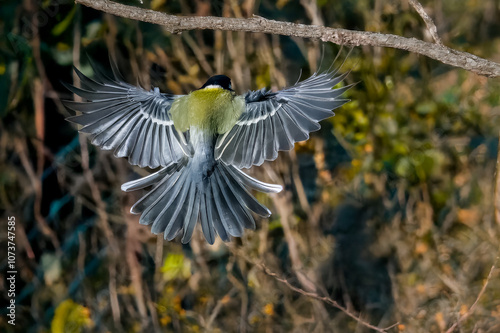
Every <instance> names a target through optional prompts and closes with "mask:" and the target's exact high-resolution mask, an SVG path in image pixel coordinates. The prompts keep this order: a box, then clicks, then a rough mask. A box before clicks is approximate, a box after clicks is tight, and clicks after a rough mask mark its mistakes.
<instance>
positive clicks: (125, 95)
mask: <svg viewBox="0 0 500 333" xmlns="http://www.w3.org/2000/svg"><path fill="white" fill-rule="evenodd" d="M111 64H112V68H113V72H114V74H115V75H114V76H115V77H114V78H110V77H109V76H107V75H105V74H103V73H102V72H100V71H98V70H97V68H96V67H95V66H93V67H94V72H95V75H96V79H95V80H92V79H90V78H88V77H86V76H85V75H83V74H82V73H81V72H80V71H79V70H78V69H76V68H75V72H76V74H77V75H78V76H79V77H80V80H81V85H82V88H77V87H74V86H72V85H69V84H64V85H65V86H66V88H68V89H69V90H70V91H72V92H73V93H75V94H76V95H78V96H81V97H83V98H85V99H86V100H88V102H73V101H63V103H64V105H66V107H68V108H69V109H71V110H74V111H80V112H82V114H80V115H76V116H73V117H69V118H68V120H69V121H71V122H74V123H77V124H80V125H83V128H82V129H81V130H80V132H83V133H89V134H91V137H92V144H94V145H96V146H100V147H101V148H102V149H104V150H112V149H114V154H115V156H116V157H128V160H129V162H130V164H132V165H138V166H140V167H146V166H147V167H150V168H156V167H159V166H168V165H171V164H172V163H176V162H179V161H180V160H181V159H182V158H183V157H184V156H186V155H190V154H192V151H191V149H192V148H191V147H190V145H189V143H187V142H186V139H185V137H184V135H183V134H182V133H179V132H178V131H177V130H176V129H175V128H174V123H173V121H172V119H171V118H170V115H169V110H170V107H171V105H172V103H173V102H174V100H175V99H176V98H178V97H180V96H176V95H171V94H162V93H160V91H159V90H158V88H155V89H154V90H152V91H147V90H144V89H142V88H140V87H136V86H133V85H131V84H128V83H125V82H123V80H121V79H120V78H119V74H117V73H118V72H117V70H116V67H113V65H114V64H113V63H111Z"/></svg>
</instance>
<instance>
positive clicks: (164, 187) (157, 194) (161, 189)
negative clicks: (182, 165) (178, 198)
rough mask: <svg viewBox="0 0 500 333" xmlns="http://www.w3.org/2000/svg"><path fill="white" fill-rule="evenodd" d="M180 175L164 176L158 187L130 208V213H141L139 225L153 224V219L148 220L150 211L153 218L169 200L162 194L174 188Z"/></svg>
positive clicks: (168, 197) (178, 173)
mask: <svg viewBox="0 0 500 333" xmlns="http://www.w3.org/2000/svg"><path fill="white" fill-rule="evenodd" d="M181 176H182V173H181V172H176V173H174V174H172V175H167V176H165V178H164V179H162V180H161V181H160V182H159V183H158V185H156V186H155V187H153V189H152V190H151V191H150V192H149V193H148V194H146V195H145V196H143V197H142V198H141V199H139V201H137V202H136V203H135V205H133V206H132V209H131V212H132V213H134V214H139V213H143V214H142V215H141V219H140V221H141V224H145V225H149V224H151V223H152V222H153V220H154V218H153V219H151V218H149V215H151V214H150V211H153V214H152V215H153V216H157V215H158V214H159V213H160V211H161V209H162V208H161V207H164V206H165V205H166V203H167V202H168V200H169V199H170V198H171V195H170V196H165V195H164V194H165V193H167V192H169V191H170V190H171V189H172V188H174V187H175V185H176V184H177V181H178V180H179V178H181Z"/></svg>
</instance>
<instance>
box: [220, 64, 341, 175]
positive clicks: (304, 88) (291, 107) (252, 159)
mask: <svg viewBox="0 0 500 333" xmlns="http://www.w3.org/2000/svg"><path fill="white" fill-rule="evenodd" d="M335 74H336V73H335V72H329V71H327V72H323V73H314V74H313V75H312V76H311V77H309V78H308V79H306V80H304V81H302V82H299V83H297V84H295V85H294V86H292V87H289V88H286V89H283V90H280V91H278V92H271V91H269V90H266V89H261V90H257V91H249V92H248V93H247V94H246V95H245V102H246V108H245V111H244V112H243V113H242V115H241V116H240V118H239V119H238V121H237V122H236V125H235V126H234V127H233V128H232V129H231V130H229V131H228V132H226V133H225V134H224V135H222V136H220V137H219V138H218V139H217V143H216V146H215V157H216V159H220V160H222V161H223V162H224V163H226V164H229V165H234V166H235V167H237V168H250V167H251V166H252V165H261V164H262V163H263V162H264V161H265V160H275V159H276V158H277V157H278V151H279V150H290V149H292V148H293V145H294V143H295V142H298V141H304V140H307V139H308V138H309V133H310V132H313V131H317V130H319V129H320V125H319V124H318V122H319V121H321V120H323V119H326V118H329V117H331V116H333V115H334V113H333V112H332V110H333V109H336V108H338V107H340V106H341V105H343V104H344V103H346V102H347V101H348V100H346V99H341V98H340V96H341V95H342V93H344V92H345V91H346V90H347V89H349V88H350V86H344V87H341V88H338V89H333V87H334V86H335V85H337V84H338V83H339V82H341V81H343V80H344V78H345V77H346V76H347V74H348V73H345V74H342V75H340V76H335Z"/></svg>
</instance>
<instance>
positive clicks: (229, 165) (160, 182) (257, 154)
mask: <svg viewBox="0 0 500 333" xmlns="http://www.w3.org/2000/svg"><path fill="white" fill-rule="evenodd" d="M93 67H94V72H95V79H94V80H92V79H90V78H87V77H86V76H84V75H83V74H82V73H81V72H80V71H78V70H77V69H76V68H75V71H76V73H77V75H78V76H79V77H80V79H81V84H82V88H76V87H74V86H71V85H66V87H67V88H68V89H69V90H70V91H72V92H73V93H75V94H76V95H79V96H81V97H83V98H85V99H86V100H88V102H73V101H64V104H65V105H66V106H67V107H68V108H69V109H71V110H74V111H80V112H82V114H79V115H76V116H73V117H69V118H68V120H70V121H72V122H74V123H77V124H80V125H82V126H83V127H82V128H81V129H80V131H81V132H83V133H89V134H90V135H91V138H92V143H93V144H94V145H97V146H100V147H101V148H102V149H106V150H114V154H115V156H117V157H128V160H129V162H130V163H131V164H133V165H138V166H140V167H146V166H147V167H150V168H157V167H161V168H160V169H159V170H158V171H156V172H154V173H152V174H151V175H149V176H146V177H143V178H141V179H138V180H133V181H130V182H127V183H125V184H123V185H122V190H123V191H135V190H139V189H148V188H150V190H149V191H148V192H147V193H146V194H145V195H144V196H143V197H142V198H141V199H140V200H139V201H137V202H136V203H135V205H134V206H133V207H132V209H131V212H132V213H134V214H141V217H140V220H139V221H140V223H141V224H145V225H151V231H152V232H153V233H155V234H159V233H163V234H164V238H165V239H167V240H172V239H174V238H175V237H177V236H178V235H182V242H183V243H186V242H189V240H190V239H191V236H192V234H193V231H194V229H195V226H196V224H197V222H198V221H199V222H200V224H201V228H202V231H203V234H204V236H205V238H206V240H207V242H208V243H210V244H213V242H214V241H215V238H216V235H217V234H218V235H219V236H220V237H221V239H222V240H224V241H228V240H229V239H230V237H240V236H242V235H243V232H244V229H255V220H254V217H253V215H252V213H251V212H253V213H254V214H256V215H259V216H261V217H269V216H270V215H271V212H270V211H269V210H268V209H267V208H266V207H264V206H263V205H262V204H260V203H259V202H258V201H257V200H256V199H255V198H254V197H253V196H252V194H251V193H250V192H249V191H248V190H247V188H251V189H255V190H258V191H261V192H265V193H277V192H279V191H281V189H282V188H281V186H280V185H272V184H266V183H263V182H260V181H258V180H257V179H254V178H252V177H250V176H248V175H247V174H245V173H244V172H243V171H241V170H240V169H241V168H249V167H251V166H252V165H261V164H262V163H263V162H264V161H265V160H274V159H276V158H277V155H278V151H279V150H289V149H292V148H293V145H294V143H295V142H297V141H303V140H307V139H308V138H309V133H310V132H312V131H316V130H318V129H319V128H320V125H319V124H318V122H319V121H320V120H323V119H325V118H328V117H330V116H333V115H334V114H333V112H332V110H333V109H335V108H338V107H339V106H341V105H342V104H344V103H345V102H347V100H345V99H340V96H341V95H342V93H343V92H344V91H345V90H346V89H348V88H349V87H342V88H339V89H332V88H333V87H334V86H335V85H336V84H338V83H339V82H341V81H342V80H344V78H345V76H346V75H347V74H343V75H340V76H337V77H335V74H336V73H334V72H329V71H327V72H324V73H319V74H318V73H315V74H313V75H312V76H311V77H310V78H308V79H307V80H304V81H302V82H300V83H298V84H296V85H294V86H292V87H290V88H286V89H284V90H281V91H278V92H271V91H268V90H265V89H261V90H258V91H250V92H248V93H246V94H245V95H244V103H243V102H240V100H238V98H242V97H238V96H236V95H235V94H234V92H232V90H231V85H230V80H229V78H227V77H226V76H222V75H221V76H215V77H212V78H211V79H210V80H209V81H207V83H206V84H205V85H204V86H203V87H202V88H201V89H200V90H197V93H196V96H198V97H196V98H205V97H204V95H203V94H204V93H203V92H202V91H203V89H207V90H206V91H207V95H206V96H211V95H209V94H214V92H215V93H216V94H218V92H219V90H218V89H220V91H221V95H220V96H221V97H220V99H219V100H220V101H222V102H220V101H219V102H218V103H226V104H224V105H222V106H221V108H220V110H233V109H234V107H237V106H238V105H242V109H241V110H235V111H234V112H239V113H238V114H240V115H239V117H237V118H234V119H235V120H234V123H230V124H228V123H221V124H215V125H214V124H212V122H213V121H214V120H213V118H207V119H209V120H210V121H202V122H193V123H191V126H190V127H189V129H188V130H187V131H186V132H184V133H182V132H180V131H178V129H177V128H176V125H175V124H174V119H181V120H182V119H183V118H179V115H182V114H178V113H176V112H187V111H188V110H179V106H182V107H185V106H186V105H188V106H189V105H191V104H189V101H190V100H186V98H190V96H191V94H190V95H183V96H176V95H171V94H163V93H160V92H159V90H158V88H154V89H153V90H151V91H146V90H144V89H142V88H139V87H135V86H132V85H130V84H128V83H125V82H124V81H123V79H121V78H120V75H119V73H118V71H117V69H116V66H115V65H114V64H113V63H112V69H113V73H114V75H113V77H110V76H107V75H105V74H103V73H102V72H100V71H98V70H97V68H96V66H93ZM213 89H216V90H213ZM200 91H201V93H200ZM223 91H226V92H225V93H222V92H223ZM227 91H230V92H231V94H228V93H227ZM193 96H195V95H194V94H193ZM200 96H201V97H200ZM217 96H219V95H217ZM228 96H229V97H228ZM231 96H232V97H231ZM228 98H229V99H228ZM192 99H195V97H192ZM177 100H178V101H179V103H177V102H176V101H177ZM181 100H182V103H181ZM201 100H203V99H201ZM241 101H242V100H241ZM175 103H177V105H176V106H175V107H173V105H175ZM227 103H233V104H227ZM231 105H232V106H231ZM204 107H205V106H204ZM209 107H210V106H209ZM214 107H215V111H214V109H213V108H214ZM188 108H189V107H188ZM217 108H218V106H216V105H215V106H213V107H212V109H207V110H210V112H217V110H218V109H217ZM172 110H174V111H172ZM207 112H208V111H207ZM220 112H222V111H220ZM224 112H233V111H224ZM172 114H174V116H172ZM216 115H217V114H216V113H215V116H216ZM176 117H177V118H176ZM221 118H222V119H225V120H224V121H226V122H227V121H232V120H231V119H232V116H230V117H221ZM184 120H185V118H184ZM184 120H183V121H184ZM188 120H189V119H188ZM215 121H217V118H215ZM205 123H208V125H207V127H205V126H204V124H205ZM192 124H197V125H196V126H194V125H192ZM200 124H201V125H203V126H200ZM227 125H230V126H229V127H228V128H230V130H228V131H227V132H225V133H222V134H218V133H217V132H216V131H215V130H214V128H225V127H227ZM210 126H212V127H210Z"/></svg>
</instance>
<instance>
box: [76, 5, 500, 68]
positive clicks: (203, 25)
mask: <svg viewBox="0 0 500 333" xmlns="http://www.w3.org/2000/svg"><path fill="white" fill-rule="evenodd" d="M75 1H76V2H77V3H81V4H83V5H85V6H88V7H91V8H94V9H97V10H101V11H104V12H106V13H110V14H113V15H117V16H121V17H125V18H129V19H134V20H139V21H144V22H149V23H154V24H158V25H162V26H164V27H165V28H166V29H167V31H169V32H171V33H177V34H178V33H181V32H182V31H186V30H196V29H208V30H227V31H246V32H262V33H268V34H276V35H285V36H295V37H303V38H312V39H319V40H322V41H324V42H331V43H334V44H338V45H351V46H359V45H368V46H379V47H391V48H395V49H401V50H406V51H409V52H413V53H417V54H421V55H424V56H426V57H429V58H432V59H435V60H438V61H440V62H442V63H444V64H448V65H451V66H455V67H459V68H463V69H465V70H468V71H470V72H472V73H476V74H478V75H483V76H486V77H498V76H500V64H498V63H496V62H493V61H489V60H486V59H483V58H480V57H478V56H475V55H473V54H470V53H467V52H462V51H457V50H455V49H451V48H449V47H446V46H444V45H438V44H434V43H428V42H424V41H422V40H419V39H416V38H405V37H401V36H397V35H391V34H381V33H375V32H367V31H354V30H346V29H335V28H328V27H323V26H315V25H305V24H296V23H290V22H280V21H274V20H268V19H265V18H263V17H260V16H254V17H251V18H247V19H245V18H228V17H213V16H196V17H193V16H175V15H168V14H165V13H161V12H157V11H154V10H150V9H143V8H138V7H132V6H126V5H122V4H119V3H116V2H112V1H107V0H75Z"/></svg>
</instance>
